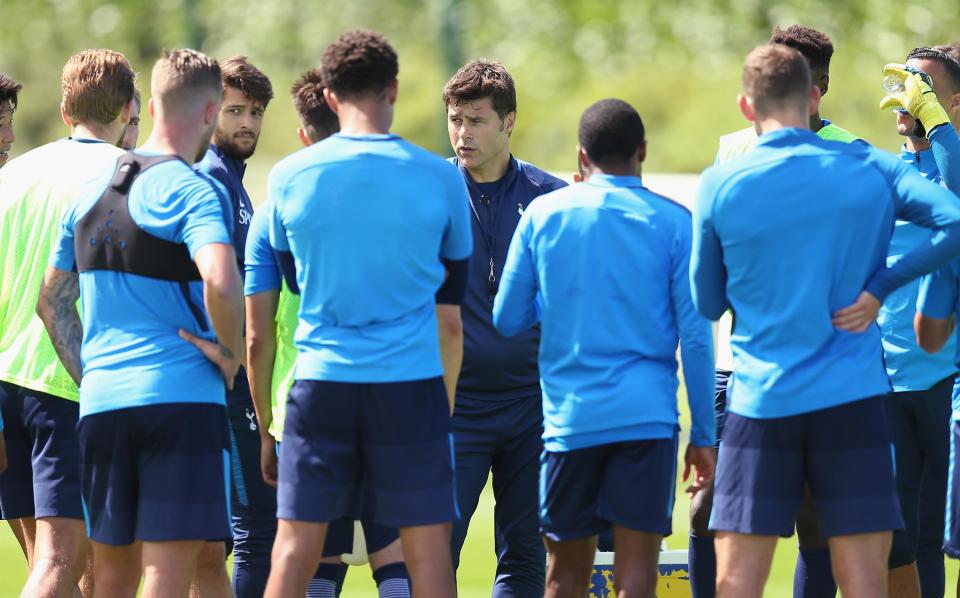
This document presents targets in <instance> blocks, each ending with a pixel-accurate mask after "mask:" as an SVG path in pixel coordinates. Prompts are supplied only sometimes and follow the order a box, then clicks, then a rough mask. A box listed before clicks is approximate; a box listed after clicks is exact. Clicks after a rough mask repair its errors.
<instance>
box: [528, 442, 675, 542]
mask: <svg viewBox="0 0 960 598" xmlns="http://www.w3.org/2000/svg"><path fill="white" fill-rule="evenodd" d="M676 486H677V435H676V434H674V436H673V438H657V439H652V440H631V441H626V442H614V443H612V444H601V445H599V446H591V447H587V448H583V449H577V450H572V451H566V452H551V451H543V454H542V455H541V457H540V532H541V533H542V534H543V535H544V536H546V537H547V538H549V539H550V540H553V541H555V542H564V541H567V540H579V539H582V538H589V537H590V536H593V535H597V534H599V533H601V532H603V531H606V530H608V529H610V527H611V526H614V525H615V526H619V527H625V528H627V529H631V530H635V531H641V532H648V533H652V534H662V535H664V536H669V535H670V529H671V528H670V524H671V520H672V518H673V500H674V491H675V489H676Z"/></svg>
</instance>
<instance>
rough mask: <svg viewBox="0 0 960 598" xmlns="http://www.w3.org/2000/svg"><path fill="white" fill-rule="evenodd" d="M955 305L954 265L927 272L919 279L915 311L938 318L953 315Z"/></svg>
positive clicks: (955, 281)
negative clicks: (918, 292)
mask: <svg viewBox="0 0 960 598" xmlns="http://www.w3.org/2000/svg"><path fill="white" fill-rule="evenodd" d="M956 305H957V273H956V267H955V266H954V265H951V266H948V267H946V268H940V269H939V270H936V271H934V272H931V273H930V274H927V275H926V276H924V277H923V279H922V280H921V281H920V294H919V295H918V296H917V311H918V312H920V313H922V314H923V315H925V316H927V317H928V318H935V319H938V320H946V319H947V318H949V317H950V316H952V315H953V313H954V311H955V310H956Z"/></svg>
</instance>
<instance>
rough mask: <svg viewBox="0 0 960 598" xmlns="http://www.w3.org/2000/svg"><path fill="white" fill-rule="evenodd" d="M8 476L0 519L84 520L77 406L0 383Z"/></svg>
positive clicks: (0, 491)
mask: <svg viewBox="0 0 960 598" xmlns="http://www.w3.org/2000/svg"><path fill="white" fill-rule="evenodd" d="M0 413H2V414H3V421H4V425H5V427H4V431H3V435H4V438H5V440H6V445H7V463H8V465H7V470H6V471H5V472H4V473H3V475H0V519H19V518H21V517H68V518H70V519H83V505H82V502H81V499H80V445H79V443H78V441H77V430H76V428H77V419H78V418H79V416H80V405H79V404H78V403H77V402H76V401H71V400H69V399H63V398H60V397H55V396H53V395H49V394H46V393H42V392H39V391H35V390H30V389H29V388H23V387H20V386H16V385H14V384H10V383H7V382H0Z"/></svg>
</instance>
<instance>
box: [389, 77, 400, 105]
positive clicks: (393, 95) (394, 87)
mask: <svg viewBox="0 0 960 598" xmlns="http://www.w3.org/2000/svg"><path fill="white" fill-rule="evenodd" d="M398 93H400V81H399V80H398V79H394V80H393V81H391V82H390V87H388V88H387V100H388V101H389V102H390V103H391V104H395V103H396V102H397V94H398Z"/></svg>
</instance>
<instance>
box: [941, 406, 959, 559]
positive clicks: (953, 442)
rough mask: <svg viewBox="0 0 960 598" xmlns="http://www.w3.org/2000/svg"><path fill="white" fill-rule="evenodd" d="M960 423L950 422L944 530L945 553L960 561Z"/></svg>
mask: <svg viewBox="0 0 960 598" xmlns="http://www.w3.org/2000/svg"><path fill="white" fill-rule="evenodd" d="M958 460H960V421H956V420H952V421H951V422H950V471H949V473H948V474H947V511H946V522H945V524H944V530H943V552H944V554H946V555H947V556H949V557H950V558H954V559H960V467H957V465H958Z"/></svg>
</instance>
